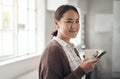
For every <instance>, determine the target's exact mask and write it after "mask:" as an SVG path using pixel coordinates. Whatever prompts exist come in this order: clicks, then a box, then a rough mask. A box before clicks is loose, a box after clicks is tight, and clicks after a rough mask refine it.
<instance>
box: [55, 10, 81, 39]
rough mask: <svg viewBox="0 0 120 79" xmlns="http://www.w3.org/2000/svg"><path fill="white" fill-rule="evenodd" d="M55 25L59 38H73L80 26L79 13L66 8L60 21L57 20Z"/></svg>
mask: <svg viewBox="0 0 120 79" xmlns="http://www.w3.org/2000/svg"><path fill="white" fill-rule="evenodd" d="M56 27H57V30H58V36H59V37H60V38H63V39H70V38H75V37H76V35H77V33H78V31H79V28H80V24H79V15H78V14H77V12H75V11H74V10H68V11H67V12H65V13H64V14H63V17H62V18H61V19H60V21H57V23H56Z"/></svg>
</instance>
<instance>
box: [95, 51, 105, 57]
mask: <svg viewBox="0 0 120 79" xmlns="http://www.w3.org/2000/svg"><path fill="white" fill-rule="evenodd" d="M97 52H98V54H97V58H100V57H102V56H103V55H104V54H105V53H106V51H105V50H98V51H97Z"/></svg>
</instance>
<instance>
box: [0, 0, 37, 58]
mask: <svg viewBox="0 0 120 79" xmlns="http://www.w3.org/2000/svg"><path fill="white" fill-rule="evenodd" d="M35 3H36V1H35V0H0V59H3V58H10V57H16V56H22V55H26V54H31V53H36V52H37V47H36V46H37V45H36V44H37V42H36V40H37V37H36V35H37V34H36V33H37V32H36V16H35V14H36V6H35Z"/></svg>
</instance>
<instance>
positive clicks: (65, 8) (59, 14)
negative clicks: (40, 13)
mask: <svg viewBox="0 0 120 79" xmlns="http://www.w3.org/2000/svg"><path fill="white" fill-rule="evenodd" d="M68 10H74V11H75V12H77V13H78V10H77V9H76V8H75V7H74V6H72V5H68V4H67V5H61V6H60V7H58V8H57V10H56V11H55V14H54V19H56V20H57V21H60V19H61V18H62V17H63V14H64V13H65V12H67V11H68ZM78 15H79V13H78ZM57 33H58V31H57V30H55V31H54V32H53V33H52V35H53V36H57Z"/></svg>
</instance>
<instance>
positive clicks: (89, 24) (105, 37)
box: [86, 0, 113, 79]
mask: <svg viewBox="0 0 120 79" xmlns="http://www.w3.org/2000/svg"><path fill="white" fill-rule="evenodd" d="M87 8H88V9H87V14H86V45H87V48H89V49H105V50H107V55H105V56H104V57H103V58H101V60H100V62H99V64H98V71H99V74H102V75H105V74H106V76H107V77H108V75H109V78H108V79H110V78H111V70H112V61H111V60H112V38H113V36H112V35H113V30H112V28H113V25H112V24H111V25H109V28H106V25H104V26H102V27H103V30H104V27H105V28H106V30H105V31H103V32H99V31H98V30H99V29H98V28H97V29H96V27H97V26H96V16H97V15H99V14H100V15H111V16H112V15H113V1H112V0H88V6H87ZM103 20H104V19H103ZM108 65H109V66H108ZM99 74H98V75H99ZM107 77H105V79H107ZM103 79H104V78H103Z"/></svg>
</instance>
